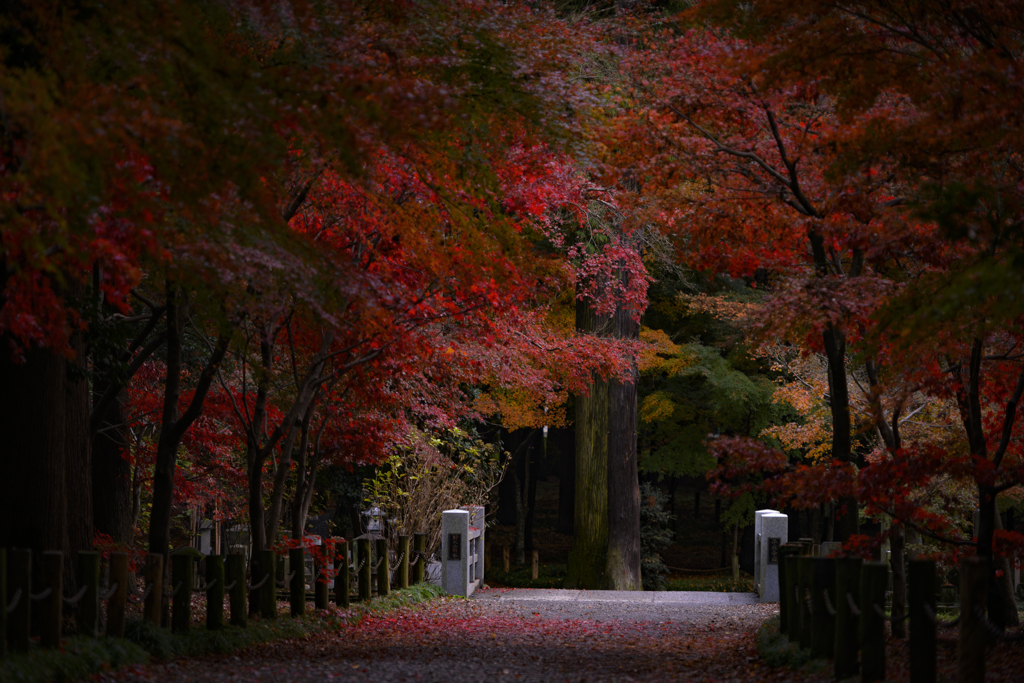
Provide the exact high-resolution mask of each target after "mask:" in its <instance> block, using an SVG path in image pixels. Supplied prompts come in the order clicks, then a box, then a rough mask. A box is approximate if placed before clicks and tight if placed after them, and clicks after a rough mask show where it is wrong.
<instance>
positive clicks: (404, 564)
mask: <svg viewBox="0 0 1024 683" xmlns="http://www.w3.org/2000/svg"><path fill="white" fill-rule="evenodd" d="M410 540H411V539H410V538H409V537H408V536H399V537H398V555H399V560H398V587H399V588H408V587H409V541H410Z"/></svg>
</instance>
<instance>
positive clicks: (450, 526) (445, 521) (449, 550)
mask: <svg viewBox="0 0 1024 683" xmlns="http://www.w3.org/2000/svg"><path fill="white" fill-rule="evenodd" d="M469 518H470V513H469V511H467V510H445V511H444V512H442V513H441V588H443V589H444V591H445V592H446V593H448V594H449V595H462V596H465V597H469V595H470V593H471V591H470V583H471V582H472V580H471V579H470V577H469V564H470V554H469Z"/></svg>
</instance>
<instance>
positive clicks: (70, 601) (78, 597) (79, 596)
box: [61, 586, 89, 605]
mask: <svg viewBox="0 0 1024 683" xmlns="http://www.w3.org/2000/svg"><path fill="white" fill-rule="evenodd" d="M87 590H89V587H88V586H82V587H81V588H80V589H79V590H78V592H77V593H75V594H74V595H73V596H72V597H70V598H65V597H64V596H63V595H62V596H61V597H62V598H63V599H64V602H66V603H67V604H69V605H77V604H78V601H79V600H81V599H82V596H84V595H85V591H87Z"/></svg>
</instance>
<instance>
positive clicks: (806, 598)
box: [804, 593, 814, 614]
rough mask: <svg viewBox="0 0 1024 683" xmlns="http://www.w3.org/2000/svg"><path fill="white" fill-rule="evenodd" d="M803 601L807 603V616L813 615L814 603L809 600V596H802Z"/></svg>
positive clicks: (808, 594)
mask: <svg viewBox="0 0 1024 683" xmlns="http://www.w3.org/2000/svg"><path fill="white" fill-rule="evenodd" d="M804 601H805V602H806V603H807V612H808V614H814V601H813V600H811V594H810V593H807V594H806V595H804Z"/></svg>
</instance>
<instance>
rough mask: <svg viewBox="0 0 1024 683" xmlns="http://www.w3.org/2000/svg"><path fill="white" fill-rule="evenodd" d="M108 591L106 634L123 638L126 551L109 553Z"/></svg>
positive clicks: (126, 598)
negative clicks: (109, 592) (109, 593)
mask: <svg viewBox="0 0 1024 683" xmlns="http://www.w3.org/2000/svg"><path fill="white" fill-rule="evenodd" d="M110 591H111V595H110V597H109V598H107V635H108V636H112V637H114V638H124V612H125V608H126V607H127V606H128V553H110Z"/></svg>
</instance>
